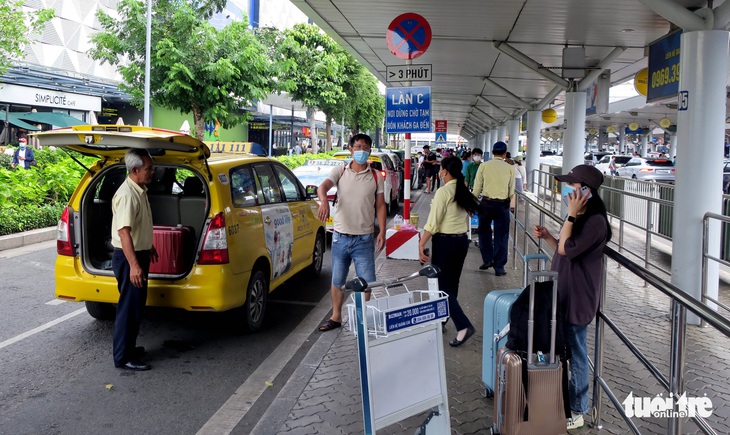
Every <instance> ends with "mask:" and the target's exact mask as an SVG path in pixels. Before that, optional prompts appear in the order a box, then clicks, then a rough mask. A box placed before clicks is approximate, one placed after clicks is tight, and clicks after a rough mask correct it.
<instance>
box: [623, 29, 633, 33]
mask: <svg viewBox="0 0 730 435" xmlns="http://www.w3.org/2000/svg"><path fill="white" fill-rule="evenodd" d="M633 31H634V29H621V33H631V32H633Z"/></svg>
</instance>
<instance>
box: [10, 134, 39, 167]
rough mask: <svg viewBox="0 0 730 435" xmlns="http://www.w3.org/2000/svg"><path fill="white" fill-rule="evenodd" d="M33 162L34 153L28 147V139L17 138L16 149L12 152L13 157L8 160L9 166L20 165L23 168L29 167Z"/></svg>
mask: <svg viewBox="0 0 730 435" xmlns="http://www.w3.org/2000/svg"><path fill="white" fill-rule="evenodd" d="M34 164H35V153H34V152H33V150H32V149H31V148H28V139H26V138H24V137H21V138H20V139H18V149H16V150H15V152H14V153H13V159H12V160H11V161H10V167H11V168H15V167H16V166H18V165H20V167H21V168H23V169H30V167H31V166H32V165H34Z"/></svg>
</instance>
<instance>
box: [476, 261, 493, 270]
mask: <svg viewBox="0 0 730 435" xmlns="http://www.w3.org/2000/svg"><path fill="white" fill-rule="evenodd" d="M490 267H494V262H492V261H490V262H489V263H484V264H482V265H481V266H479V270H481V271H482V272H484V271H486V270H487V269H489V268H490Z"/></svg>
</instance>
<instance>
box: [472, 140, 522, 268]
mask: <svg viewBox="0 0 730 435" xmlns="http://www.w3.org/2000/svg"><path fill="white" fill-rule="evenodd" d="M506 152H507V144H505V143H504V142H502V141H499V142H495V144H494V145H493V146H492V154H493V155H494V158H493V159H492V160H490V161H488V162H486V163H483V164H481V165H479V170H477V174H476V177H475V180H474V189H473V191H472V193H473V194H474V196H481V201H480V203H479V228H478V229H477V233H479V251H480V253H481V255H482V265H481V266H479V270H480V271H482V272H485V271H487V270H488V269H489V268H490V267H494V274H495V275H497V276H504V275H507V272H506V271H505V270H504V265H505V264H507V249H508V248H507V244H508V242H509V220H510V217H509V205H510V198H512V195H514V193H515V167H514V165H510V164H509V163H507V162H505V159H504V156H505V153H506ZM492 222H494V240H492Z"/></svg>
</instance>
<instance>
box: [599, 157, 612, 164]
mask: <svg viewBox="0 0 730 435" xmlns="http://www.w3.org/2000/svg"><path fill="white" fill-rule="evenodd" d="M610 160H611V156H603V158H602V159H601V161H600V162H598V163H608V162H609V161H610Z"/></svg>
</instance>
